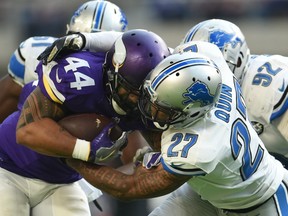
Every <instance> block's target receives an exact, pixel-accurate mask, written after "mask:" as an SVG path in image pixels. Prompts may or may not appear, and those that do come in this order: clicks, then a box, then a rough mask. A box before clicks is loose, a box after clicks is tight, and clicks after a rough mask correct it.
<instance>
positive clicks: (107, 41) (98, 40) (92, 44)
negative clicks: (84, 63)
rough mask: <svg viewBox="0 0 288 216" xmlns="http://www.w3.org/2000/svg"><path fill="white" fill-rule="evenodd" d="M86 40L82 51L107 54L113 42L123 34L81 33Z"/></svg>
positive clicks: (112, 32)
mask: <svg viewBox="0 0 288 216" xmlns="http://www.w3.org/2000/svg"><path fill="white" fill-rule="evenodd" d="M82 34H83V35H84V36H85V38H86V44H85V46H84V48H83V49H84V50H90V51H92V52H107V51H108V50H109V49H110V48H111V47H112V45H113V44H114V42H115V40H116V39H117V38H118V37H119V36H120V35H121V34H123V33H122V32H114V31H107V32H96V33H82Z"/></svg>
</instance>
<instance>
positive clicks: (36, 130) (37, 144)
mask: <svg viewBox="0 0 288 216" xmlns="http://www.w3.org/2000/svg"><path fill="white" fill-rule="evenodd" d="M16 139H17V143H19V144H21V145H24V146H26V147H28V148H31V149H32V150H34V151H36V152H38V153H41V154H45V155H49V156H54V157H68V158H70V157H72V152H73V149H74V146H75V142H76V138H75V137H73V136H72V135H70V134H69V133H68V132H67V131H65V130H64V129H63V128H62V127H61V126H60V125H58V124H57V123H56V122H55V121H53V120H51V119H49V118H43V119H41V120H38V121H36V122H32V123H30V124H28V125H26V126H24V127H22V128H19V129H18V130H17V132H16Z"/></svg>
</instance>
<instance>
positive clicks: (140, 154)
mask: <svg viewBox="0 0 288 216" xmlns="http://www.w3.org/2000/svg"><path fill="white" fill-rule="evenodd" d="M152 151H153V150H152V148H151V147H149V146H145V147H143V148H139V149H137V151H136V153H135V155H134V157H133V163H134V165H135V166H138V165H139V164H142V162H143V158H144V155H145V154H146V153H149V152H152Z"/></svg>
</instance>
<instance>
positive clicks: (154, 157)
mask: <svg viewBox="0 0 288 216" xmlns="http://www.w3.org/2000/svg"><path fill="white" fill-rule="evenodd" d="M161 157H162V155H161V152H148V153H146V154H145V155H144V157H143V162H142V166H143V167H145V168H146V169H151V168H152V167H155V166H158V165H159V164H160V160H161Z"/></svg>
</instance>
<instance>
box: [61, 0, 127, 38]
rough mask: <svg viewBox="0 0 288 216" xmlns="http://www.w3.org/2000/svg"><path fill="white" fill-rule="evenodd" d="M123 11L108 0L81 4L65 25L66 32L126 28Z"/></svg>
mask: <svg viewBox="0 0 288 216" xmlns="http://www.w3.org/2000/svg"><path fill="white" fill-rule="evenodd" d="M127 25H128V21H127V19H126V15H125V14H124V12H123V11H122V10H121V9H120V8H119V7H118V6H117V5H115V4H113V3H111V2H109V1H103V0H94V1H88V2H86V3H84V4H83V5H81V6H80V7H79V8H78V9H77V10H76V11H75V12H74V15H73V16H72V18H71V20H70V24H69V25H67V32H66V33H67V34H71V33H75V32H99V31H119V32H124V31H126V30H127Z"/></svg>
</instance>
